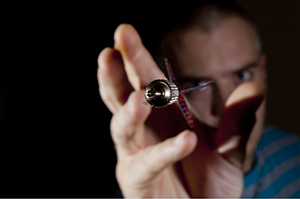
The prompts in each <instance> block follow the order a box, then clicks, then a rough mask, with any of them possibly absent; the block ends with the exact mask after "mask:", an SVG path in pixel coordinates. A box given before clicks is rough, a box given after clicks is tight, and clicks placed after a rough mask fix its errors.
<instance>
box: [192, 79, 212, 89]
mask: <svg viewBox="0 0 300 199" xmlns="http://www.w3.org/2000/svg"><path fill="white" fill-rule="evenodd" d="M210 83H212V81H211V80H201V81H198V82H196V83H195V86H194V87H198V88H201V87H205V86H207V85H209V84H210Z"/></svg>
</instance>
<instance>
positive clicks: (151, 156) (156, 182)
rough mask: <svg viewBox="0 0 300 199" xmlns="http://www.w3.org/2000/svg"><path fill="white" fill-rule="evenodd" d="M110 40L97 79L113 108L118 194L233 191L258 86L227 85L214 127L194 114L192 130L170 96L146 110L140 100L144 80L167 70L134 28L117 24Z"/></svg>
mask: <svg viewBox="0 0 300 199" xmlns="http://www.w3.org/2000/svg"><path fill="white" fill-rule="evenodd" d="M114 40H115V45H114V49H112V48H106V49H104V50H103V51H102V52H101V54H100V56H99V60H98V64H99V69H98V80H99V86H100V94H101V97H102V99H103V101H104V103H105V104H106V105H107V107H108V108H109V109H110V111H111V112H112V113H113V118H112V121H111V135H112V139H113V141H114V143H115V148H116V152H117V158H118V162H117V168H116V177H117V180H118V183H119V185H120V188H121V190H122V193H123V195H124V197H240V195H241V192H242V188H243V171H242V162H243V157H244V155H245V154H244V152H245V143H246V142H247V139H248V137H249V134H250V132H251V128H252V126H253V125H254V123H255V110H256V109H257V108H258V106H259V104H260V102H261V101H262V90H261V89H260V88H259V87H258V86H256V84H254V83H246V84H245V85H242V86H241V87H239V88H238V89H237V91H234V92H233V94H232V95H231V96H230V97H229V99H228V101H227V103H226V107H227V109H226V111H225V114H224V119H223V122H222V123H221V125H220V128H219V130H216V129H211V128H209V127H207V126H205V125H204V124H202V123H200V122H197V121H196V124H195V128H194V129H193V131H194V132H193V131H190V130H185V129H187V128H188V126H187V124H186V122H185V120H184V118H183V116H182V114H181V112H180V110H179V108H178V107H177V106H176V105H175V104H174V105H172V106H169V107H167V108H163V109H153V110H152V109H151V107H150V106H149V105H148V104H146V103H145V98H144V91H143V89H144V88H145V87H146V86H147V84H148V83H149V82H151V81H152V80H154V79H166V78H165V76H164V75H163V73H162V72H161V71H160V69H159V68H158V67H157V65H156V63H155V62H154V60H153V59H152V57H151V55H150V53H149V52H148V51H147V50H146V49H145V47H144V46H143V44H142V41H141V38H140V37H139V35H138V33H137V32H136V31H135V29H134V28H133V27H132V26H131V25H124V24H123V25H120V26H119V27H118V28H117V30H116V31H115V35H114ZM245 121H247V122H245ZM197 137H198V139H197Z"/></svg>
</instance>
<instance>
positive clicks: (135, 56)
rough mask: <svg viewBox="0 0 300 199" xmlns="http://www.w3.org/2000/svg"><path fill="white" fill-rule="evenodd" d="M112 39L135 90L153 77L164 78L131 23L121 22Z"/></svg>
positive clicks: (146, 83)
mask: <svg viewBox="0 0 300 199" xmlns="http://www.w3.org/2000/svg"><path fill="white" fill-rule="evenodd" d="M114 40H115V45H114V48H115V49H117V50H118V51H119V52H120V53H121V55H122V57H123V61H124V64H125V70H126V73H127V77H128V80H129V81H130V83H131V85H132V86H133V88H134V89H135V90H137V91H138V90H141V89H144V88H145V87H146V86H147V85H148V84H149V83H150V82H151V81H153V80H154V79H166V77H165V75H164V74H163V72H162V71H161V70H160V69H159V68H158V66H157V64H156V63H155V61H154V60H153V58H152V56H151V54H150V53H149V51H148V50H147V49H146V48H145V46H144V45H143V43H142V40H141V37H140V36H139V34H138V33H137V31H136V30H135V29H134V27H133V26H132V25H130V24H121V25H120V26H119V27H118V28H117V29H116V31H115V34H114Z"/></svg>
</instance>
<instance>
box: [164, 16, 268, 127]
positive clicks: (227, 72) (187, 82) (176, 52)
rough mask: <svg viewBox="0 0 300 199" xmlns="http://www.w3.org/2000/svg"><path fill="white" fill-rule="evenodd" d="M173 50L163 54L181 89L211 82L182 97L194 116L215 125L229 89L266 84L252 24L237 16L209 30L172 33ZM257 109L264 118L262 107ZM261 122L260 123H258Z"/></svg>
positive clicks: (219, 117)
mask: <svg viewBox="0 0 300 199" xmlns="http://www.w3.org/2000/svg"><path fill="white" fill-rule="evenodd" d="M172 35H173V36H171V37H173V38H172V39H171V40H170V41H172V42H171V43H172V44H171V47H169V48H168V49H172V51H170V50H168V49H167V52H166V53H165V55H166V57H167V58H169V60H170V63H171V65H172V67H173V70H174V73H175V76H176V78H177V80H178V84H179V86H180V87H181V89H186V88H190V87H193V86H199V85H205V84H206V83H207V82H210V81H212V82H213V83H211V84H208V85H207V86H204V87H203V88H201V89H198V90H194V91H192V92H190V93H187V94H186V95H185V96H186V98H187V101H188V103H189V105H190V107H191V111H192V112H193V114H194V116H195V117H196V118H197V119H198V120H199V121H202V122H204V123H205V124H207V125H209V126H211V127H218V125H219V123H220V120H221V117H222V114H223V111H224V105H225V102H226V100H227V98H228V97H229V95H230V94H231V92H232V91H233V90H234V89H235V88H236V87H237V86H239V85H240V84H242V83H243V82H246V81H253V82H257V83H259V84H260V85H261V86H262V87H263V88H264V87H265V79H266V75H265V56H264V55H261V54H260V53H259V45H258V41H257V37H256V35H255V33H254V31H253V29H252V27H251V26H250V25H249V24H248V23H247V22H245V21H244V20H242V19H240V18H238V17H230V18H227V19H225V20H223V21H221V22H220V23H219V24H217V25H216V27H214V28H213V29H212V31H210V32H203V31H202V30H200V29H196V28H190V29H184V30H180V31H177V32H176V33H175V34H172ZM260 109H263V110H260V111H258V112H259V113H258V114H259V115H261V116H259V120H263V114H264V113H263V112H264V106H262V107H260ZM261 123H262V122H261Z"/></svg>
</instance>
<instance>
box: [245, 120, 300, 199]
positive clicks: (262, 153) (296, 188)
mask: <svg viewBox="0 0 300 199" xmlns="http://www.w3.org/2000/svg"><path fill="white" fill-rule="evenodd" d="M242 197H248V198H252V197H260V198H263V197H276V198H280V197H298V198H299V197H300V139H299V137H298V136H297V135H295V134H293V133H291V132H288V131H286V130H283V129H278V128H275V127H271V126H266V127H265V129H264V133H263V134H262V137H261V139H260V141H259V143H258V146H257V149H256V157H255V163H254V167H253V169H252V170H251V171H250V172H248V173H246V174H245V175H244V191H243V195H242Z"/></svg>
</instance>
